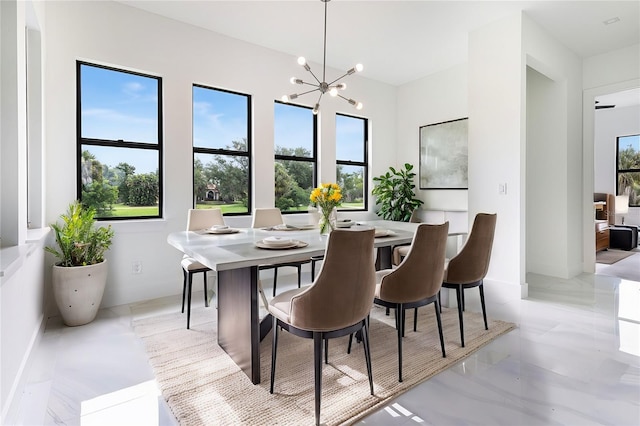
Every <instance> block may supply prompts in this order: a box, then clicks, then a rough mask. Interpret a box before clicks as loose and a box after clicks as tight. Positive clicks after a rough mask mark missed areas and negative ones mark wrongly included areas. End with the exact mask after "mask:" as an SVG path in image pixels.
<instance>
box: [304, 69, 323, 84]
mask: <svg viewBox="0 0 640 426" xmlns="http://www.w3.org/2000/svg"><path fill="white" fill-rule="evenodd" d="M305 69H306V70H307V71H309V74H311V75H312V76H313V78H315V80H316V81H317V82H318V84H322V82H321V81H320V80H318V77H316V75H315V74H314V73H313V71H311V67H305Z"/></svg>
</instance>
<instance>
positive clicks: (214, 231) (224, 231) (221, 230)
mask: <svg viewBox="0 0 640 426" xmlns="http://www.w3.org/2000/svg"><path fill="white" fill-rule="evenodd" d="M204 232H205V233H207V234H235V233H238V232H240V230H239V229H234V228H209V229H205V230H204Z"/></svg>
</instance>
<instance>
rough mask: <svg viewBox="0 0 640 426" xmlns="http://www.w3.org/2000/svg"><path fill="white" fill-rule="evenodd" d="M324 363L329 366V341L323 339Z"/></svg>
mask: <svg viewBox="0 0 640 426" xmlns="http://www.w3.org/2000/svg"><path fill="white" fill-rule="evenodd" d="M324 363H325V364H329V339H324Z"/></svg>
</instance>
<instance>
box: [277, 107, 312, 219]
mask: <svg viewBox="0 0 640 426" xmlns="http://www.w3.org/2000/svg"><path fill="white" fill-rule="evenodd" d="M274 102H275V103H276V104H281V105H286V106H291V107H298V108H304V109H307V110H309V111H310V112H311V113H312V116H313V149H312V151H313V154H312V157H298V156H297V155H280V154H276V153H275V149H276V146H275V140H274V146H273V150H274V168H275V162H276V161H278V160H281V161H282V160H285V161H300V162H306V163H312V165H313V184H312V186H313V188H315V187H317V186H318V115H317V114H313V108H312V107H308V106H306V105H299V104H294V103H291V102H282V101H279V100H275V101H274ZM274 123H275V109H274ZM274 185H275V181H274ZM309 203H310V201H309ZM300 213H305V214H306V213H308V210H306V209H305V210H293V211H290V210H285V211H283V212H282V214H300Z"/></svg>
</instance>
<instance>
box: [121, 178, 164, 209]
mask: <svg viewBox="0 0 640 426" xmlns="http://www.w3.org/2000/svg"><path fill="white" fill-rule="evenodd" d="M127 186H128V190H129V202H128V204H129V205H130V206H153V205H155V204H156V203H157V202H158V192H159V187H158V175H156V174H154V173H146V174H143V175H133V176H131V177H130V178H129V180H128V181H127Z"/></svg>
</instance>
